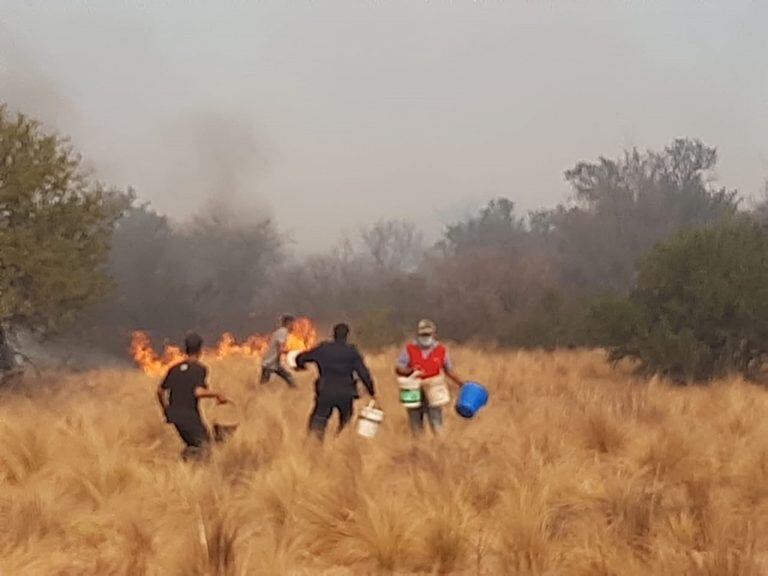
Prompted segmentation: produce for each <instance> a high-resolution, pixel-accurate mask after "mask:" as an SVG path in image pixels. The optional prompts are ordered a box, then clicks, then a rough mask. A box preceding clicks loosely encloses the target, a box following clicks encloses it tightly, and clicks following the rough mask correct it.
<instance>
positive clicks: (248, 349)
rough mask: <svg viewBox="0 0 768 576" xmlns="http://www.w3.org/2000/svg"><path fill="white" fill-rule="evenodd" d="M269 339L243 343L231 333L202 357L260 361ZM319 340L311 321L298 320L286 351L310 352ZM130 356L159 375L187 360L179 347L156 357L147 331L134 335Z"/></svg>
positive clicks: (167, 348)
mask: <svg viewBox="0 0 768 576" xmlns="http://www.w3.org/2000/svg"><path fill="white" fill-rule="evenodd" d="M269 339H270V337H269V336H268V335H267V336H265V335H260V334H255V335H252V336H248V338H246V339H245V340H244V341H242V342H238V341H237V339H236V338H235V337H234V336H233V335H232V334H230V333H228V332H225V333H224V334H223V335H222V336H221V338H220V339H219V341H218V343H217V344H216V346H214V347H212V348H208V347H206V348H205V349H204V350H203V357H204V358H206V359H213V360H221V359H223V358H228V357H231V356H241V357H246V358H248V357H250V358H261V356H262V354H264V352H265V351H266V349H267V347H268V346H269ZM316 341H317V330H316V329H315V326H314V324H313V323H312V321H311V320H310V319H309V318H298V319H297V320H296V322H295V324H294V326H293V331H292V332H291V334H290V335H289V336H288V341H287V342H286V348H287V349H288V351H293V350H297V351H302V350H308V349H309V348H311V347H312V346H314V344H315V342H316ZM131 356H132V357H133V360H134V362H136V365H137V366H138V367H139V368H141V369H142V370H143V371H144V373H145V374H148V375H150V376H160V375H162V374H163V373H165V371H166V370H167V369H168V368H170V367H171V366H173V365H174V364H177V363H178V362H181V361H182V360H183V359H184V352H182V350H181V349H180V348H179V347H178V346H168V345H166V346H165V348H164V349H163V352H162V353H161V354H157V353H156V352H155V350H154V348H152V342H151V341H150V339H149V335H148V334H147V333H146V332H142V331H136V332H133V333H132V334H131Z"/></svg>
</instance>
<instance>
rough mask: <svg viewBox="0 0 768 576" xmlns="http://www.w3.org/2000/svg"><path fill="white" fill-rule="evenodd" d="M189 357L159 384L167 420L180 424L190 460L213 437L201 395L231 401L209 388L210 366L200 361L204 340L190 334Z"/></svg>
mask: <svg viewBox="0 0 768 576" xmlns="http://www.w3.org/2000/svg"><path fill="white" fill-rule="evenodd" d="M184 348H185V351H186V354H187V358H186V359H185V360H184V361H183V362H179V363H178V364H176V365H175V366H172V367H171V368H170V369H169V370H168V373H167V374H166V376H165V378H164V379H163V381H162V382H161V383H160V385H159V386H158V387H157V400H158V402H160V407H161V408H162V409H163V413H164V414H165V418H166V421H167V422H170V423H171V424H173V425H174V426H175V427H176V430H177V431H178V433H179V436H181V439H182V440H183V441H184V444H185V445H186V447H185V448H184V452H182V456H183V457H184V459H185V460H186V459H188V458H189V457H190V456H197V455H199V454H201V453H202V452H203V448H205V445H206V444H207V443H208V441H209V439H210V436H209V434H208V429H207V428H206V427H205V424H203V420H202V418H201V417H200V409H199V407H198V402H199V401H200V398H215V399H216V401H217V402H218V403H219V404H225V403H226V402H228V400H227V398H225V397H224V396H223V395H221V394H219V393H217V392H213V391H211V390H209V389H208V383H207V382H206V378H207V376H208V369H207V368H206V367H205V366H203V365H202V364H201V363H200V354H201V353H202V349H203V339H202V338H201V337H200V336H198V335H197V334H188V335H187V337H186V338H185V339H184Z"/></svg>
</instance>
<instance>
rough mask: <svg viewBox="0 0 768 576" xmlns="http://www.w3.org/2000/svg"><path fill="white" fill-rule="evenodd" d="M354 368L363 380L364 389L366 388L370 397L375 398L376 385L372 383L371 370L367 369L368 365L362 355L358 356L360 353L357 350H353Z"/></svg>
mask: <svg viewBox="0 0 768 576" xmlns="http://www.w3.org/2000/svg"><path fill="white" fill-rule="evenodd" d="M354 369H355V374H357V377H358V378H360V380H362V381H363V384H364V385H365V388H366V390H368V394H369V395H370V396H371V398H374V399H375V398H376V386H375V385H374V383H373V378H371V371H370V370H368V366H366V365H365V361H364V360H363V357H362V356H360V353H359V352H357V351H355V361H354Z"/></svg>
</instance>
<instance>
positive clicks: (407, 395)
mask: <svg viewBox="0 0 768 576" xmlns="http://www.w3.org/2000/svg"><path fill="white" fill-rule="evenodd" d="M397 383H398V385H399V386H400V403H401V404H402V405H403V406H405V407H406V408H418V407H419V406H421V380H420V379H418V378H398V379H397Z"/></svg>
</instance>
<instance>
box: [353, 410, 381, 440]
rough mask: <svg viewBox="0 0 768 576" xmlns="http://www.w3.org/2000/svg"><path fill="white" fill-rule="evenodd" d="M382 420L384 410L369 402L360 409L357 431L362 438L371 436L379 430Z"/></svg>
mask: <svg viewBox="0 0 768 576" xmlns="http://www.w3.org/2000/svg"><path fill="white" fill-rule="evenodd" d="M382 420H384V412H383V411H381V410H379V409H378V408H376V407H375V404H374V403H373V402H371V403H370V404H368V406H366V407H365V408H363V409H362V410H360V416H359V417H358V419H357V433H358V434H359V435H360V436H363V437H364V438H373V437H374V436H376V433H377V432H378V431H379V426H380V425H381V421H382Z"/></svg>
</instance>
